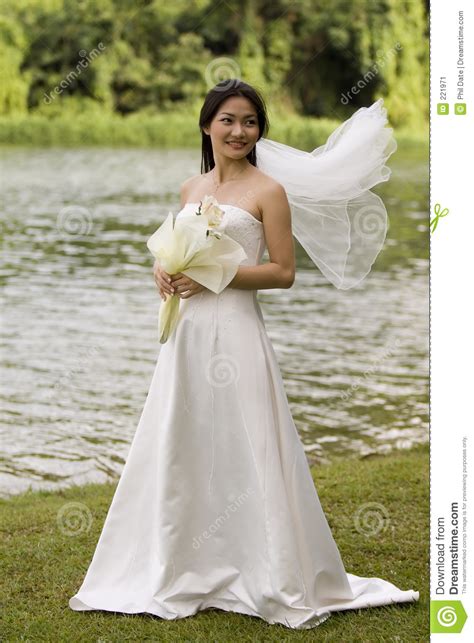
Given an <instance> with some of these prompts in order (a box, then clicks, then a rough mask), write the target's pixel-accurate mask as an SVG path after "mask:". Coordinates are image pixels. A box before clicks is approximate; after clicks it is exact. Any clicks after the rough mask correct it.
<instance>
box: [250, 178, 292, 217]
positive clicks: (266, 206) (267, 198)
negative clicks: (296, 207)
mask: <svg viewBox="0 0 474 643" xmlns="http://www.w3.org/2000/svg"><path fill="white" fill-rule="evenodd" d="M260 175H261V176H260V177H259V179H260V180H259V190H258V205H259V209H260V214H261V216H262V221H264V222H265V216H266V215H267V221H268V218H269V217H276V216H278V217H279V218H281V217H283V218H286V219H288V220H289V219H290V218H291V211H290V204H289V202H288V197H287V194H286V190H285V188H284V187H283V185H282V184H281V183H279V182H278V181H276V180H275V179H273V178H272V177H271V176H268V174H265V173H264V172H260ZM275 213H277V214H275Z"/></svg>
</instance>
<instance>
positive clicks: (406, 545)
mask: <svg viewBox="0 0 474 643" xmlns="http://www.w3.org/2000/svg"><path fill="white" fill-rule="evenodd" d="M312 472H313V476H314V480H315V483H316V487H317V489H318V494H319V497H320V500H321V503H322V505H323V508H324V511H325V513H326V516H327V519H328V522H329V524H330V526H331V529H332V532H333V535H334V538H335V540H336V542H337V544H338V546H339V549H340V552H341V555H342V559H343V561H344V566H345V568H346V571H348V572H350V573H354V574H357V575H360V576H379V577H381V578H384V579H386V580H389V581H391V582H393V583H394V584H395V585H397V586H398V587H400V588H401V589H410V588H411V589H415V590H418V591H420V600H419V601H418V602H416V603H406V604H395V605H389V606H382V607H373V608H367V609H361V610H349V611H342V612H336V613H333V615H332V616H331V618H329V619H328V620H327V621H325V622H324V623H323V624H321V625H320V626H319V627H317V628H316V629H312V630H299V631H297V630H293V631H292V630H289V629H287V628H286V627H285V626H280V625H269V624H267V623H265V621H263V620H261V619H259V618H256V617H250V616H245V615H240V614H234V613H228V612H224V611H220V610H216V609H210V610H206V611H203V612H199V613H198V614H197V615H195V616H192V617H188V618H185V619H180V620H177V621H163V620H161V619H158V618H156V617H153V616H151V615H150V616H149V615H145V614H142V615H124V614H118V613H113V612H100V611H90V612H82V613H81V612H75V611H73V610H71V609H70V608H69V606H68V600H69V598H70V597H71V596H72V595H73V594H74V593H75V592H76V591H77V590H78V589H79V586H80V584H81V582H82V579H83V577H84V574H85V572H86V570H87V567H88V565H89V563H90V559H91V557H92V554H93V552H94V549H95V545H96V543H97V539H98V537H99V534H100V531H101V528H102V525H103V522H104V520H105V516H106V513H107V510H108V508H109V505H110V501H111V499H112V496H113V492H114V489H115V487H116V484H106V485H100V484H89V485H85V486H83V487H77V486H76V487H71V488H69V489H66V490H63V491H57V492H47V491H40V492H38V491H35V492H33V491H28V492H27V493H25V494H22V495H19V496H13V497H12V498H9V499H6V500H5V499H3V500H0V516H1V530H2V546H1V547H2V551H1V552H0V555H1V559H2V562H3V569H2V581H3V583H2V588H1V590H0V592H1V595H0V600H1V604H2V618H3V622H2V624H1V625H0V640H2V641H26V640H28V641H35V642H36V641H67V642H73V641H97V642H99V641H101V642H105V641H107V642H110V641H117V642H118V641H160V642H164V643H166V642H168V641H176V642H178V641H179V642H181V641H192V642H193V643H194V642H201V641H202V642H203V643H204V642H206V643H207V642H208V641H218V642H219V643H221V642H227V641H255V642H258V643H260V642H261V641H274V642H275V643H276V642H280V641H306V640H307V641H309V640H318V641H326V642H331V643H332V642H334V641H350V642H351V643H352V642H355V641H364V642H367V641H368V642H371V641H374V642H379V641H393V642H394V643H395V642H396V641H398V642H400V643H402V642H413V641H417V642H419V641H429V567H428V566H429V451H428V445H420V446H417V447H415V448H413V449H411V450H410V451H399V452H395V453H394V454H390V455H386V456H373V457H370V458H366V459H362V460H356V459H351V458H338V459H337V460H335V461H334V462H333V463H331V464H328V465H322V466H318V467H315V468H313V469H312ZM73 501H77V502H81V503H84V504H86V505H87V507H89V509H90V511H91V512H92V517H93V521H92V525H91V528H90V529H89V530H85V529H84V530H82V531H81V533H80V534H79V535H78V536H75V537H71V536H67V535H65V534H64V533H62V531H61V530H60V529H59V528H58V526H57V515H58V511H59V510H60V509H61V507H63V505H65V503H67V502H73ZM370 502H376V503H380V504H381V505H383V508H384V509H383V511H384V512H385V515H386V522H385V525H386V528H385V529H384V530H382V531H380V532H379V533H378V535H376V536H367V535H364V533H363V531H362V530H360V529H356V525H355V521H354V516H355V513H356V512H357V510H358V509H359V508H360V507H361V506H362V505H364V504H365V503H370Z"/></svg>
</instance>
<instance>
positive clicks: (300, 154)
mask: <svg viewBox="0 0 474 643" xmlns="http://www.w3.org/2000/svg"><path fill="white" fill-rule="evenodd" d="M386 124H387V111H386V109H385V108H384V107H383V99H382V98H380V99H379V100H377V101H376V102H375V103H373V104H372V105H371V106H370V107H362V108H360V109H359V110H357V111H356V112H355V113H354V114H353V115H352V116H351V117H350V118H349V119H348V120H346V121H344V123H342V124H341V125H340V126H339V127H337V128H336V129H335V130H334V132H333V133H332V134H331V135H330V136H329V138H328V140H327V142H326V144H325V145H322V146H321V147H317V148H316V149H315V150H313V151H312V152H304V151H302V150H298V149H296V148H294V147H290V146H288V145H283V144H282V143H277V142H276V141H272V140H270V139H266V138H261V139H260V140H259V141H258V142H257V144H256V154H257V167H258V168H259V169H260V170H262V172H265V174H268V175H269V176H271V177H273V178H274V179H275V180H276V181H278V182H279V183H281V185H282V186H283V187H284V188H285V191H286V194H287V197H288V201H289V204H290V209H291V215H292V229H293V234H294V236H295V237H296V239H298V241H299V242H300V243H301V245H302V246H303V248H304V249H305V250H306V252H307V253H308V255H309V256H310V257H311V259H312V261H313V262H314V263H315V264H316V265H317V267H318V268H319V269H320V270H321V272H322V273H323V274H324V276H325V277H326V278H327V279H328V280H329V281H330V282H331V283H332V284H334V286H336V288H340V289H342V290H347V289H348V288H352V287H353V286H355V285H356V284H358V283H360V282H361V281H362V280H363V279H364V277H365V276H366V275H367V274H368V273H369V272H370V269H371V267H372V264H373V263H374V261H375V259H376V257H377V255H378V254H379V252H380V250H381V249H382V247H383V244H384V240H385V237H386V233H387V228H388V221H387V210H386V208H385V205H384V203H383V201H382V199H381V198H380V197H379V196H377V195H376V194H374V193H373V192H371V191H370V188H371V187H373V186H374V185H376V184H377V183H381V182H382V181H387V180H388V179H389V178H390V175H391V170H390V169H389V168H388V167H387V166H386V165H385V162H386V160H387V158H388V157H389V156H390V155H391V154H393V152H395V150H396V149H397V143H396V141H395V139H394V137H393V130H392V129H391V128H390V127H386V126H385V125H386Z"/></svg>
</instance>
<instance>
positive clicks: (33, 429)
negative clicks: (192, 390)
mask: <svg viewBox="0 0 474 643" xmlns="http://www.w3.org/2000/svg"><path fill="white" fill-rule="evenodd" d="M427 154H428V152H427V149H426V148H423V149H419V150H417V149H413V150H411V151H408V150H403V149H400V148H399V150H398V151H397V153H396V154H395V155H394V156H393V157H392V160H391V161H390V162H389V165H390V167H391V168H392V170H393V174H392V179H391V180H390V181H389V182H388V183H387V184H382V185H381V186H379V187H378V188H376V189H375V190H374V191H376V192H377V193H378V194H379V195H380V196H382V198H383V199H384V201H385V203H386V206H387V210H388V213H389V218H390V228H389V231H388V235H387V240H386V244H385V248H384V250H383V251H382V253H381V254H380V255H379V257H378V259H377V261H376V263H375V264H374V267H373V269H372V272H371V273H370V275H369V276H368V277H367V278H366V280H365V281H364V282H363V283H362V284H361V285H360V286H358V287H356V288H355V289H352V290H349V291H339V290H337V289H336V288H334V287H333V286H332V285H331V284H329V282H327V281H326V280H325V279H324V278H323V277H322V275H321V274H320V273H319V271H318V270H317V268H316V267H315V266H314V264H313V263H312V262H311V260H310V259H309V258H308V257H307V255H306V254H305V252H304V250H303V249H302V248H301V247H300V246H299V244H296V245H297V276H296V280H295V283H294V285H293V287H292V288H291V289H281V290H261V291H259V293H258V298H259V301H260V303H261V306H262V310H263V313H264V317H265V320H266V327H267V331H268V334H269V336H270V338H271V340H272V342H273V345H274V347H275V350H276V353H277V356H278V360H279V363H280V367H281V370H282V374H283V378H284V381H285V386H286V390H287V393H288V398H289V402H290V406H291V410H292V413H293V417H294V419H295V423H296V426H297V428H298V430H299V432H300V435H301V438H302V441H303V443H304V445H305V449H306V452H307V455H308V460H309V461H310V463H314V462H323V461H328V460H330V459H331V456H333V455H335V454H347V455H348V456H357V457H360V456H366V455H368V454H371V453H378V452H387V451H390V450H391V449H397V448H409V447H410V446H411V445H413V444H414V443H416V442H425V441H427V440H428V417H427V415H428V314H429V308H428V306H429V303H428V287H429V276H428V275H429V263H428V253H429V229H428V212H427V203H428V158H427ZM1 156H2V159H1V164H2V176H3V196H4V205H3V214H2V227H3V233H2V237H3V250H4V252H3V262H2V267H1V282H2V286H3V288H2V291H3V302H2V303H3V306H2V334H3V342H2V388H1V400H2V426H1V433H0V437H1V443H2V455H1V465H0V495H2V496H7V495H9V494H12V493H18V492H20V491H23V490H25V489H27V488H28V487H32V488H57V487H62V486H67V485H69V484H72V483H77V484H79V483H82V482H88V481H96V482H97V481H108V480H114V479H116V478H117V477H118V475H119V474H120V472H121V470H122V467H123V464H124V461H125V458H126V455H127V453H128V449H129V446H130V442H131V440H132V438H133V435H134V432H135V429H136V426H137V423H138V420H139V416H140V413H141V410H142V408H143V404H144V401H145V397H146V393H147V391H148V386H149V384H150V380H151V376H152V373H153V370H154V367H155V362H156V355H157V350H158V349H157V314H158V307H159V303H160V301H161V299H160V298H159V296H158V291H157V289H156V286H155V283H154V280H153V275H152V265H153V258H152V256H151V254H150V253H149V251H148V249H147V247H146V245H145V242H146V239H147V238H148V237H149V236H150V234H151V233H152V232H154V231H155V229H156V228H157V227H158V225H159V224H160V223H161V222H162V221H163V219H164V218H165V217H166V215H167V214H168V212H169V211H170V210H171V211H173V212H174V213H176V212H177V211H178V210H179V186H180V184H181V182H182V181H183V180H184V179H185V178H186V177H187V176H190V175H191V174H197V173H198V172H199V164H200V154H199V151H198V150H143V149H140V150H133V149H123V150H116V149H97V148H94V149H81V150H67V149H64V150H63V149H39V150H32V149H17V148H16V149H13V148H11V149H3V150H2V154H1ZM267 259H268V255H267V254H265V256H264V261H266V260H267Z"/></svg>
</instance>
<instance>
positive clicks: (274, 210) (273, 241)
mask: <svg viewBox="0 0 474 643" xmlns="http://www.w3.org/2000/svg"><path fill="white" fill-rule="evenodd" d="M259 198H260V204H261V207H262V212H263V215H262V221H263V231H264V234H265V242H266V245H267V249H268V255H269V258H270V261H269V262H267V263H264V264H260V265H258V266H239V268H238V270H237V273H236V275H235V277H234V278H233V279H232V281H231V282H230V283H229V285H228V287H230V288H241V289H243V290H259V289H265V288H291V286H292V285H293V282H294V280H295V247H294V241H293V233H292V230H291V211H290V205H289V203H288V197H287V196H286V192H285V189H284V188H283V186H282V185H280V184H279V183H277V182H276V181H273V182H272V184H271V187H270V188H269V189H266V190H265V191H262V193H261V194H260V195H259Z"/></svg>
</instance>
